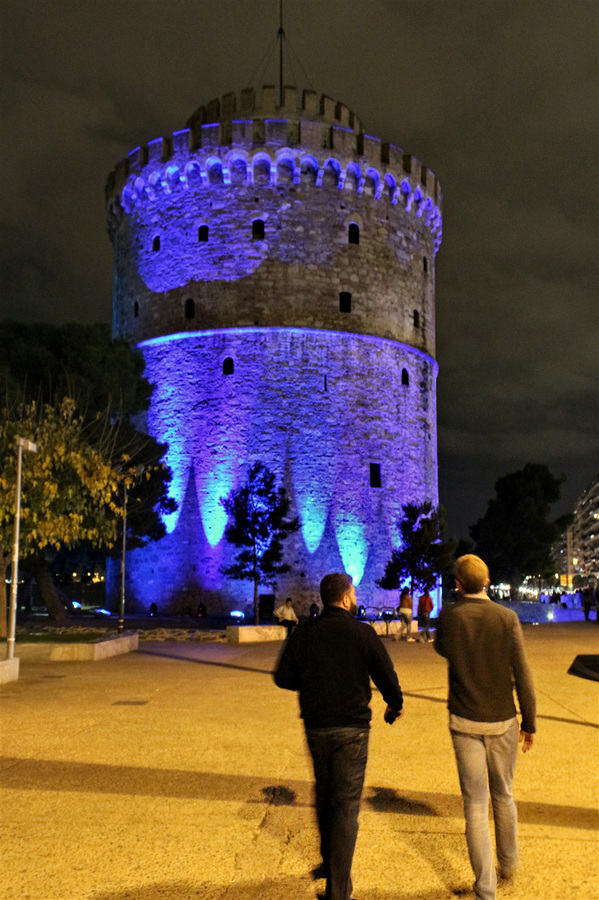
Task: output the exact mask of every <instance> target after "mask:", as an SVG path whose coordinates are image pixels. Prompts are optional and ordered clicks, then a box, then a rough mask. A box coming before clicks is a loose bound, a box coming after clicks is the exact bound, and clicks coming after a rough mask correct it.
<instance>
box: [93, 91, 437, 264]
mask: <svg viewBox="0 0 599 900" xmlns="http://www.w3.org/2000/svg"><path fill="white" fill-rule="evenodd" d="M302 178H306V179H308V180H310V179H311V180H312V181H313V183H314V184H315V185H316V186H317V187H320V186H322V184H323V181H325V179H326V180H327V181H328V182H330V181H331V180H332V181H333V182H334V183H335V184H336V186H337V187H338V188H339V189H344V188H347V189H352V188H353V189H354V190H355V192H356V193H357V194H358V195H363V196H366V197H368V196H371V197H372V198H373V199H374V200H381V199H382V200H385V199H387V200H388V201H389V202H390V203H391V204H392V205H396V204H398V203H400V204H401V205H402V206H403V207H404V208H405V209H406V210H407V211H408V212H409V211H412V213H413V214H414V216H415V217H417V218H419V217H424V222H425V224H426V226H427V227H429V228H430V229H431V233H432V234H433V235H434V245H435V252H436V250H438V248H439V245H440V243H441V232H442V205H443V195H442V191H441V185H440V183H439V181H438V179H437V178H436V176H435V174H434V173H433V172H432V171H431V170H430V169H428V168H427V167H426V166H423V165H422V163H421V162H420V160H419V159H417V158H416V157H415V156H412V155H410V154H407V153H404V151H403V150H402V149H401V148H399V147H396V146H394V145H393V144H389V143H382V142H381V141H380V140H379V139H378V138H375V137H372V136H370V135H368V134H365V133H364V132H363V131H362V125H361V121H360V119H359V118H358V117H357V116H355V114H354V113H353V112H352V111H351V110H350V109H349V108H348V107H347V106H345V105H344V104H342V103H339V102H336V101H334V100H332V99H331V98H330V97H327V96H326V95H321V96H318V95H317V94H316V93H315V92H313V91H303V93H302V101H301V104H298V102H297V91H296V89H295V88H292V87H286V88H285V90H284V100H283V104H282V105H280V106H277V105H276V104H275V89H274V88H273V87H265V88H263V89H262V93H261V100H260V103H258V104H257V103H256V96H255V91H254V90H253V89H248V90H246V91H242V92H241V95H240V97H239V99H238V97H237V95H236V94H226V95H225V96H224V97H223V98H222V99H221V100H218V99H217V100H213V101H211V102H210V103H208V104H207V105H206V106H201V107H199V108H198V109H197V110H196V111H195V112H194V114H193V115H192V116H191V117H190V119H189V120H188V123H187V127H186V128H184V129H181V130H179V131H175V132H173V134H172V135H170V136H168V137H166V138H165V137H160V138H157V139H155V140H153V141H150V142H149V143H148V144H146V145H143V146H140V147H136V148H135V149H134V150H132V151H131V152H130V153H129V154H128V156H126V157H124V158H123V159H122V160H121V161H120V162H119V163H118V165H117V166H116V168H115V169H114V170H113V171H112V172H111V173H110V175H109V177H108V181H107V184H106V204H107V212H108V225H109V229H110V228H111V224H116V222H117V221H118V219H119V218H120V217H121V216H122V214H123V213H125V214H128V213H129V212H130V211H131V209H132V207H133V206H135V205H138V204H140V203H144V202H147V201H150V202H151V201H154V200H156V198H157V196H158V195H159V194H160V193H165V194H170V193H172V192H173V191H175V190H177V189H179V190H186V189H189V188H193V187H194V186H197V187H200V186H203V187H206V186H210V185H214V186H218V185H224V186H231V185H238V186H242V185H252V184H256V183H259V182H263V183H264V182H266V183H268V184H271V185H280V184H287V185H289V184H299V183H300V181H301V180H302Z"/></svg>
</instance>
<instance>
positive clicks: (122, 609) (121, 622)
mask: <svg viewBox="0 0 599 900" xmlns="http://www.w3.org/2000/svg"><path fill="white" fill-rule="evenodd" d="M126 546H127V482H126V481H123V544H122V549H121V600H120V604H119V634H122V633H123V630H124V627H125V553H126Z"/></svg>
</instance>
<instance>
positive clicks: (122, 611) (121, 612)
mask: <svg viewBox="0 0 599 900" xmlns="http://www.w3.org/2000/svg"><path fill="white" fill-rule="evenodd" d="M144 471H145V466H137V467H136V469H135V472H134V474H135V478H136V479H137V480H139V478H140V477H141V475H142V473H143V472H144ZM126 553H127V479H126V478H123V541H122V545H121V597H120V603H119V625H118V631H119V634H122V633H123V630H124V628H125V557H126Z"/></svg>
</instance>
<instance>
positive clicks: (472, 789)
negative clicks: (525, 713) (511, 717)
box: [451, 721, 520, 900]
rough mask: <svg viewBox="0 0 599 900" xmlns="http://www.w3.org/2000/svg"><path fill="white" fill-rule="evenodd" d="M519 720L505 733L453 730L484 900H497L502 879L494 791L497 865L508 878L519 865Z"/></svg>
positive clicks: (468, 835) (476, 885) (468, 838)
mask: <svg viewBox="0 0 599 900" xmlns="http://www.w3.org/2000/svg"><path fill="white" fill-rule="evenodd" d="M519 730H520V729H519V726H518V723H517V722H516V721H514V723H513V724H512V725H510V727H509V728H508V730H507V731H506V732H504V734H465V733H463V732H457V731H452V732H451V739H452V741H453V748H454V750H455V756H456V762H457V765H458V775H459V777H460V788H461V790H462V797H463V800H464V817H465V819H466V842H467V844H468V853H469V856H470V863H471V865H472V870H473V872H474V878H475V881H474V893H475V894H476V897H477V898H478V900H495V890H496V887H497V876H496V874H495V865H494V862H493V848H492V846H491V834H490V829H489V788H490V789H491V802H492V805H493V818H494V820H495V843H496V847H497V861H498V863H499V867H500V869H501V871H502V872H503V873H505V874H509V873H511V872H514V871H515V870H516V868H517V866H518V835H517V826H518V816H517V813H516V804H515V803H514V798H513V796H512V780H513V778H514V769H515V767H516V755H517V752H518V733H519Z"/></svg>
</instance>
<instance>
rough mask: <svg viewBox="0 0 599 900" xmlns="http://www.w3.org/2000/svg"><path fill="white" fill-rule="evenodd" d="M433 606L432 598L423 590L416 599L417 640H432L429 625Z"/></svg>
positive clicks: (425, 641)
mask: <svg viewBox="0 0 599 900" xmlns="http://www.w3.org/2000/svg"><path fill="white" fill-rule="evenodd" d="M434 606H435V605H434V603H433V598H432V597H431V595H430V594H429V592H428V591H425V592H424V594H421V595H420V598H419V599H418V627H419V628H420V631H419V633H418V640H419V641H424V643H427V642H428V641H432V638H431V633H430V631H429V626H430V622H431V613H432V611H433V609H434Z"/></svg>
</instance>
